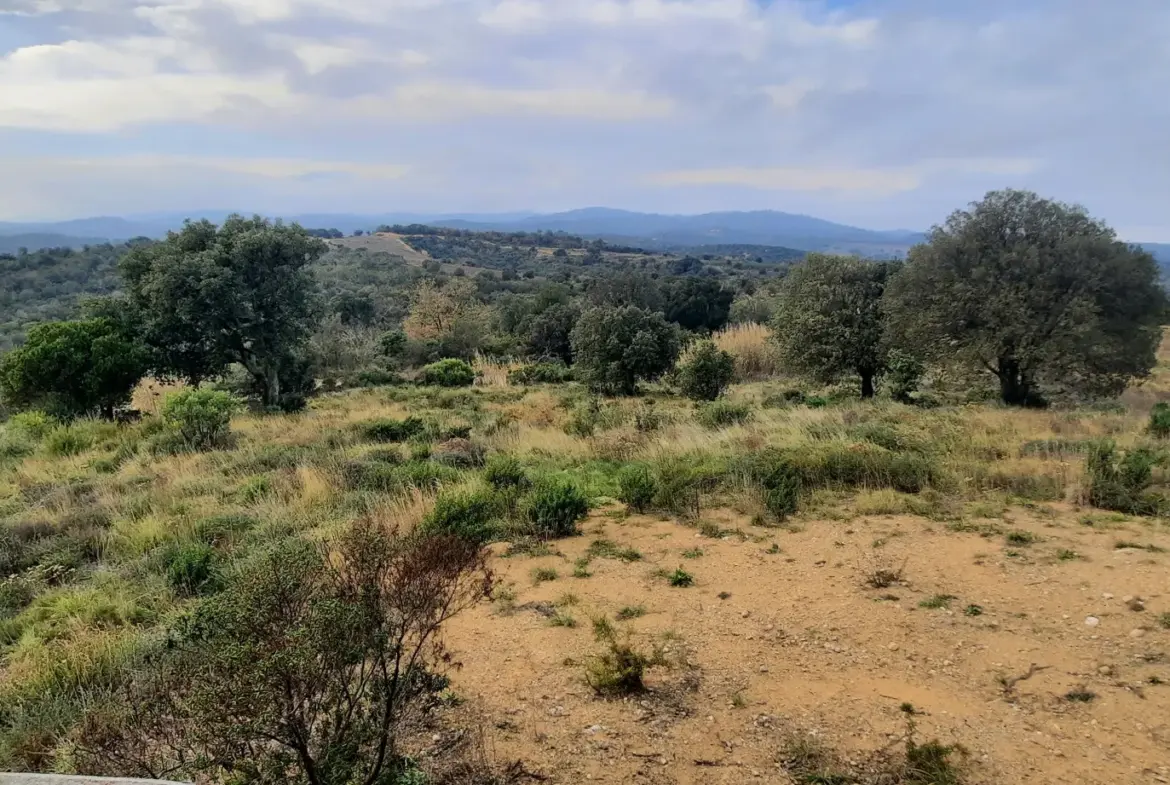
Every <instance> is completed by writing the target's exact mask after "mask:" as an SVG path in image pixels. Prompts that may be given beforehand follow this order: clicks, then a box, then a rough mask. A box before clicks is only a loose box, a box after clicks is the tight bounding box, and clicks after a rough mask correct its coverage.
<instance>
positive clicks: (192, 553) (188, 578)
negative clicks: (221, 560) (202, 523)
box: [166, 543, 219, 597]
mask: <svg viewBox="0 0 1170 785" xmlns="http://www.w3.org/2000/svg"><path fill="white" fill-rule="evenodd" d="M166 565H167V582H169V583H170V584H171V588H173V589H174V590H175V591H176V592H178V593H179V594H180V595H182V596H185V597H194V596H196V595H199V594H206V593H209V592H211V591H214V589H215V588H216V586H217V585H218V583H219V575H218V570H217V567H216V559H215V551H214V550H212V549H211V547H210V546H209V545H205V544H204V543H192V544H190V545H186V546H183V547H181V548H178V549H176V550H174V551H172V552H171V553H169V554H167V557H166Z"/></svg>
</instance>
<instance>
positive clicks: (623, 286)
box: [586, 272, 662, 311]
mask: <svg viewBox="0 0 1170 785" xmlns="http://www.w3.org/2000/svg"><path fill="white" fill-rule="evenodd" d="M586 298H587V299H588V301H589V304H590V305H604V306H610V307H614V308H617V307H621V306H627V305H628V306H633V307H635V308H641V309H643V310H646V311H659V310H662V291H661V289H660V288H659V285H658V283H657V282H656V281H654V280H653V279H652V278H650V277H649V276H647V275H644V274H642V273H632V272H619V273H614V274H610V275H603V276H601V277H600V278H596V279H594V280H593V281H592V282H590V284H589V290H588V291H587V292H586Z"/></svg>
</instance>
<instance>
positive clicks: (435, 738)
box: [431, 733, 443, 741]
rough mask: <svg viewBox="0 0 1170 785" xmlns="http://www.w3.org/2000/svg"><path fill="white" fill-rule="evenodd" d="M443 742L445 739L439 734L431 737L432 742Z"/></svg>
mask: <svg viewBox="0 0 1170 785" xmlns="http://www.w3.org/2000/svg"><path fill="white" fill-rule="evenodd" d="M442 740H443V737H442V736H441V735H440V734H438V733H436V734H435V735H434V736H431V741H442Z"/></svg>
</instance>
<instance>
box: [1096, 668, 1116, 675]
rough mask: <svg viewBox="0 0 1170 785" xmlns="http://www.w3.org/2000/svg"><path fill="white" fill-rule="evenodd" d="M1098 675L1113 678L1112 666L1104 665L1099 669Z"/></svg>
mask: <svg viewBox="0 0 1170 785" xmlns="http://www.w3.org/2000/svg"><path fill="white" fill-rule="evenodd" d="M1097 673H1099V674H1101V675H1102V676H1112V675H1113V666H1112V665H1102V666H1101V667H1099V668H1097Z"/></svg>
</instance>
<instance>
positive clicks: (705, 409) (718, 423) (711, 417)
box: [695, 401, 752, 430]
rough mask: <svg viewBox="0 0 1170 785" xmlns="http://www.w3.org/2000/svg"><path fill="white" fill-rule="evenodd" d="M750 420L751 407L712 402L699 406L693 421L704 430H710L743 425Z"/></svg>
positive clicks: (728, 402) (727, 402)
mask: <svg viewBox="0 0 1170 785" xmlns="http://www.w3.org/2000/svg"><path fill="white" fill-rule="evenodd" d="M751 419H752V410H751V407H749V406H748V405H747V404H743V403H732V402H731V401H712V402H711V403H708V404H704V405H703V406H700V407H699V409H698V410H697V411H696V412H695V420H696V421H697V422H698V423H699V424H700V425H702V426H703V427H704V428H710V429H711V430H716V429H719V428H729V427H731V426H732V425H743V424H744V423H746V422H748V421H749V420H751Z"/></svg>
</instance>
